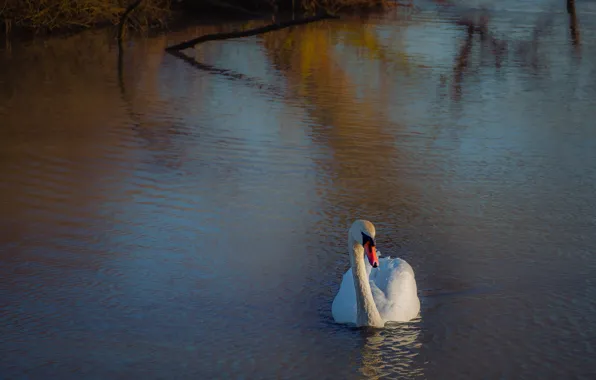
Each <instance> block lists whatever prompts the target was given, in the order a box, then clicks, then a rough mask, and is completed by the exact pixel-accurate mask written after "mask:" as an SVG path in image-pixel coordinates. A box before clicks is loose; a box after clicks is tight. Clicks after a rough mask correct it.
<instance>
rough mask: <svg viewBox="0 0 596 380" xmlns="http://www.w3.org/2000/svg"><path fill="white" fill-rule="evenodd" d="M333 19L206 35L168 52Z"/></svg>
mask: <svg viewBox="0 0 596 380" xmlns="http://www.w3.org/2000/svg"><path fill="white" fill-rule="evenodd" d="M332 18H339V17H337V16H333V15H330V14H323V15H319V16H314V17H306V18H303V19H299V20H290V21H286V22H282V23H276V24H270V25H266V26H262V27H260V28H255V29H249V30H242V31H238V32H228V33H215V34H206V35H204V36H201V37H197V38H195V39H192V40H190V41H186V42H182V43H179V44H176V45H173V46H170V47H167V48H166V51H170V52H171V51H179V50H184V49H188V48H191V47H193V46H195V45H198V44H200V43H203V42H207V41H219V40H228V39H230V38H240V37H249V36H256V35H258V34H263V33H267V32H273V31H276V30H280V29H285V28H289V27H292V26H296V25H302V24H308V23H311V22H315V21H320V20H325V19H332Z"/></svg>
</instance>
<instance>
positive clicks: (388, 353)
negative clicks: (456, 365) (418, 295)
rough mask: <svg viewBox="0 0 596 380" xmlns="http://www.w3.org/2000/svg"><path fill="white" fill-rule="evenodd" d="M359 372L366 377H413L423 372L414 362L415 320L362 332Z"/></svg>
mask: <svg viewBox="0 0 596 380" xmlns="http://www.w3.org/2000/svg"><path fill="white" fill-rule="evenodd" d="M362 334H363V335H364V336H365V338H364V339H365V344H364V347H363V348H362V361H361V368H360V370H359V371H360V373H361V374H362V375H364V377H365V378H367V379H387V378H396V377H397V378H410V379H411V378H416V377H420V376H422V375H423V374H424V372H423V371H422V368H420V366H418V365H416V361H415V359H416V357H417V355H418V353H419V352H420V347H421V345H422V344H421V342H420V341H419V335H420V327H419V321H413V322H410V323H404V324H401V325H395V326H394V325H392V324H389V325H388V326H387V328H386V329H384V330H375V331H363V332H362Z"/></svg>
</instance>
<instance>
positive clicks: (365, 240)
mask: <svg viewBox="0 0 596 380" xmlns="http://www.w3.org/2000/svg"><path fill="white" fill-rule="evenodd" d="M361 233H362V246H363V247H364V253H366V257H367V258H368V262H369V263H370V265H371V266H372V267H373V268H376V267H378V266H379V258H378V257H377V247H376V243H375V239H374V238H372V237H370V236H369V235H367V234H365V233H364V232H361Z"/></svg>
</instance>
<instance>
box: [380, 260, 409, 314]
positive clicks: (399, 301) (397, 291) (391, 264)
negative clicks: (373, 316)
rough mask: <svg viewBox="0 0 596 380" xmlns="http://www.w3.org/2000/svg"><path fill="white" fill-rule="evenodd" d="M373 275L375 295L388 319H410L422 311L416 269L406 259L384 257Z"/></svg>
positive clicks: (381, 311)
mask: <svg viewBox="0 0 596 380" xmlns="http://www.w3.org/2000/svg"><path fill="white" fill-rule="evenodd" d="M373 272H377V273H374V275H373V276H371V280H373V281H371V283H373V282H374V287H373V286H372V285H373V284H371V288H372V289H373V297H374V298H375V302H376V304H377V308H378V309H379V312H380V313H381V316H382V317H383V319H385V320H386V321H408V320H410V319H412V318H415V317H416V316H417V315H418V312H419V311H420V300H419V299H418V289H417V286H416V279H415V276H414V270H413V269H412V267H411V266H410V264H408V263H407V262H406V261H405V260H402V259H399V258H394V259H392V258H383V259H381V261H380V262H379V270H378V271H373Z"/></svg>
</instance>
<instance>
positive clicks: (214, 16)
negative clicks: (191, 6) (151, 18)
mask: <svg viewBox="0 0 596 380" xmlns="http://www.w3.org/2000/svg"><path fill="white" fill-rule="evenodd" d="M283 16H285V14H283ZM270 19H271V12H251V13H250V14H249V13H242V12H223V11H216V10H212V11H210V12H189V11H187V10H182V9H175V10H172V12H171V14H170V16H169V17H168V19H167V20H166V22H164V23H163V24H161V23H154V24H152V25H149V27H148V28H146V29H145V30H142V31H137V30H134V29H130V30H129V31H128V34H129V35H135V34H138V33H144V34H147V35H154V34H158V33H163V32H168V31H175V30H180V29H184V28H185V27H189V26H192V25H213V24H215V25H219V24H226V23H230V22H241V21H253V20H270ZM109 28H113V29H114V33H115V34H116V30H117V28H118V25H117V24H113V23H111V22H101V23H96V24H94V25H92V26H89V27H66V28H59V29H54V30H50V31H48V30H39V29H33V28H26V27H13V28H12V29H11V31H10V33H9V34H6V26H5V24H4V23H0V38H2V39H6V40H9V41H10V42H11V43H15V42H17V43H18V42H26V41H31V40H34V39H36V38H52V37H68V36H72V35H75V34H79V33H82V32H86V31H90V30H102V29H109Z"/></svg>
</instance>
